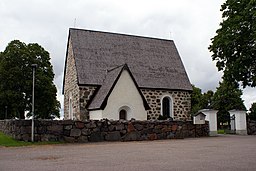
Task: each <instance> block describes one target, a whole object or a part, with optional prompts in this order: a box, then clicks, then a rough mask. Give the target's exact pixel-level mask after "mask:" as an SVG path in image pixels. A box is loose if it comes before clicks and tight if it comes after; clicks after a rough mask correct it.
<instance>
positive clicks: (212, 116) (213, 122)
mask: <svg viewBox="0 0 256 171" xmlns="http://www.w3.org/2000/svg"><path fill="white" fill-rule="evenodd" d="M199 112H202V113H203V114H205V115H206V116H205V120H207V121H209V131H210V132H209V136H217V134H218V132H217V112H218V110H212V109H202V110H200V111H199Z"/></svg>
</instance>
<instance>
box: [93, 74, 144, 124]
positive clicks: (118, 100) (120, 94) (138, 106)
mask: <svg viewBox="0 0 256 171" xmlns="http://www.w3.org/2000/svg"><path fill="white" fill-rule="evenodd" d="M124 107H125V108H126V107H128V108H129V109H130V111H127V119H128V120H130V119H131V118H135V119H136V120H147V112H146V110H145V108H144V105H143V100H142V98H141V96H140V94H139V91H138V90H137V88H136V86H135V84H134V82H133V80H132V78H131V76H130V75H129V73H128V71H126V70H124V71H123V72H122V74H121V76H120V78H119V80H118V81H117V83H116V85H115V87H114V89H113V91H112V93H111V94H110V96H109V98H108V101H107V105H106V107H105V109H104V110H103V111H102V118H108V119H114V120H118V119H119V111H120V110H121V109H123V108H124ZM90 116H92V114H90Z"/></svg>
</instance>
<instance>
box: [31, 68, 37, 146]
mask: <svg viewBox="0 0 256 171" xmlns="http://www.w3.org/2000/svg"><path fill="white" fill-rule="evenodd" d="M31 67H32V73H33V87H32V112H31V114H32V126H31V141H32V142H34V115H35V113H34V111H35V72H36V67H37V64H32V65H31Z"/></svg>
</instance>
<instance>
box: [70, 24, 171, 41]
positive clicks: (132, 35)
mask: <svg viewBox="0 0 256 171" xmlns="http://www.w3.org/2000/svg"><path fill="white" fill-rule="evenodd" d="M69 30H78V31H89V32H96V33H103V34H114V35H120V36H129V37H138V38H145V39H153V40H161V41H169V42H173V40H171V39H166V38H159V37H149V36H140V35H134V34H127V33H117V32H109V31H99V30H89V29H82V28H72V27H71V28H69Z"/></svg>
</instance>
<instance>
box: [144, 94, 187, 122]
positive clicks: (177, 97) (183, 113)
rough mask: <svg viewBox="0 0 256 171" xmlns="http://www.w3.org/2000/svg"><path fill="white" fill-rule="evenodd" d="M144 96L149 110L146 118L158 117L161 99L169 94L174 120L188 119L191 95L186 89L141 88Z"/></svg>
mask: <svg viewBox="0 0 256 171" xmlns="http://www.w3.org/2000/svg"><path fill="white" fill-rule="evenodd" d="M141 91H142V93H143V95H144V97H145V98H146V100H147V102H148V104H149V106H150V108H151V109H150V110H148V119H149V120H150V119H158V117H159V116H160V115H161V100H162V98H163V97H165V96H170V97H171V98H172V101H173V115H174V118H173V119H174V120H190V110H191V95H190V93H189V92H188V91H171V90H154V89H141Z"/></svg>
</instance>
